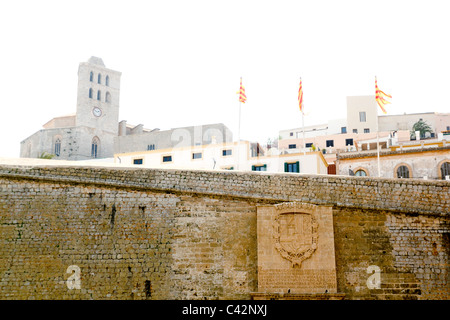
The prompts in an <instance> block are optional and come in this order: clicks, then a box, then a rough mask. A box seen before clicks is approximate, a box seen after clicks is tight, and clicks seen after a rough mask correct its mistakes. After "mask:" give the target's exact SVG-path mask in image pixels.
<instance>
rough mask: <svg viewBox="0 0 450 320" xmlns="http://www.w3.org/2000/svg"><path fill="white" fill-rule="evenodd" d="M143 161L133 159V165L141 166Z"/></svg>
mask: <svg viewBox="0 0 450 320" xmlns="http://www.w3.org/2000/svg"><path fill="white" fill-rule="evenodd" d="M143 161H144V159H142V158H140V159H133V164H142V163H143Z"/></svg>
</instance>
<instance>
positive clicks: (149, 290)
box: [144, 280, 152, 299]
mask: <svg viewBox="0 0 450 320" xmlns="http://www.w3.org/2000/svg"><path fill="white" fill-rule="evenodd" d="M144 293H145V297H146V298H147V299H148V298H151V297H152V283H151V281H150V280H145V283H144Z"/></svg>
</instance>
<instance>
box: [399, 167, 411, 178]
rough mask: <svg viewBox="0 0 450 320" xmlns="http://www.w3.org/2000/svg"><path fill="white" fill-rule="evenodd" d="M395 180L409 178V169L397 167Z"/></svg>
mask: <svg viewBox="0 0 450 320" xmlns="http://www.w3.org/2000/svg"><path fill="white" fill-rule="evenodd" d="M397 178H409V169H408V167H407V166H400V167H398V169H397Z"/></svg>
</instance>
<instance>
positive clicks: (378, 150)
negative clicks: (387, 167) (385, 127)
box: [377, 112, 381, 177]
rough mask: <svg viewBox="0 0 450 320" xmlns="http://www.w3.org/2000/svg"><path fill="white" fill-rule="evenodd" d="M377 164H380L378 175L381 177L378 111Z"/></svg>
mask: <svg viewBox="0 0 450 320" xmlns="http://www.w3.org/2000/svg"><path fill="white" fill-rule="evenodd" d="M377 165H378V177H381V169H380V139H379V135H378V112H377Z"/></svg>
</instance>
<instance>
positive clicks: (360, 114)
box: [359, 111, 366, 122]
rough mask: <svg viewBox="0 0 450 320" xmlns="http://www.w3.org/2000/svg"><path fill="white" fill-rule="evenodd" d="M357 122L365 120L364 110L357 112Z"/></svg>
mask: <svg viewBox="0 0 450 320" xmlns="http://www.w3.org/2000/svg"><path fill="white" fill-rule="evenodd" d="M359 122H366V112H365V111H362V112H360V113H359Z"/></svg>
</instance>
